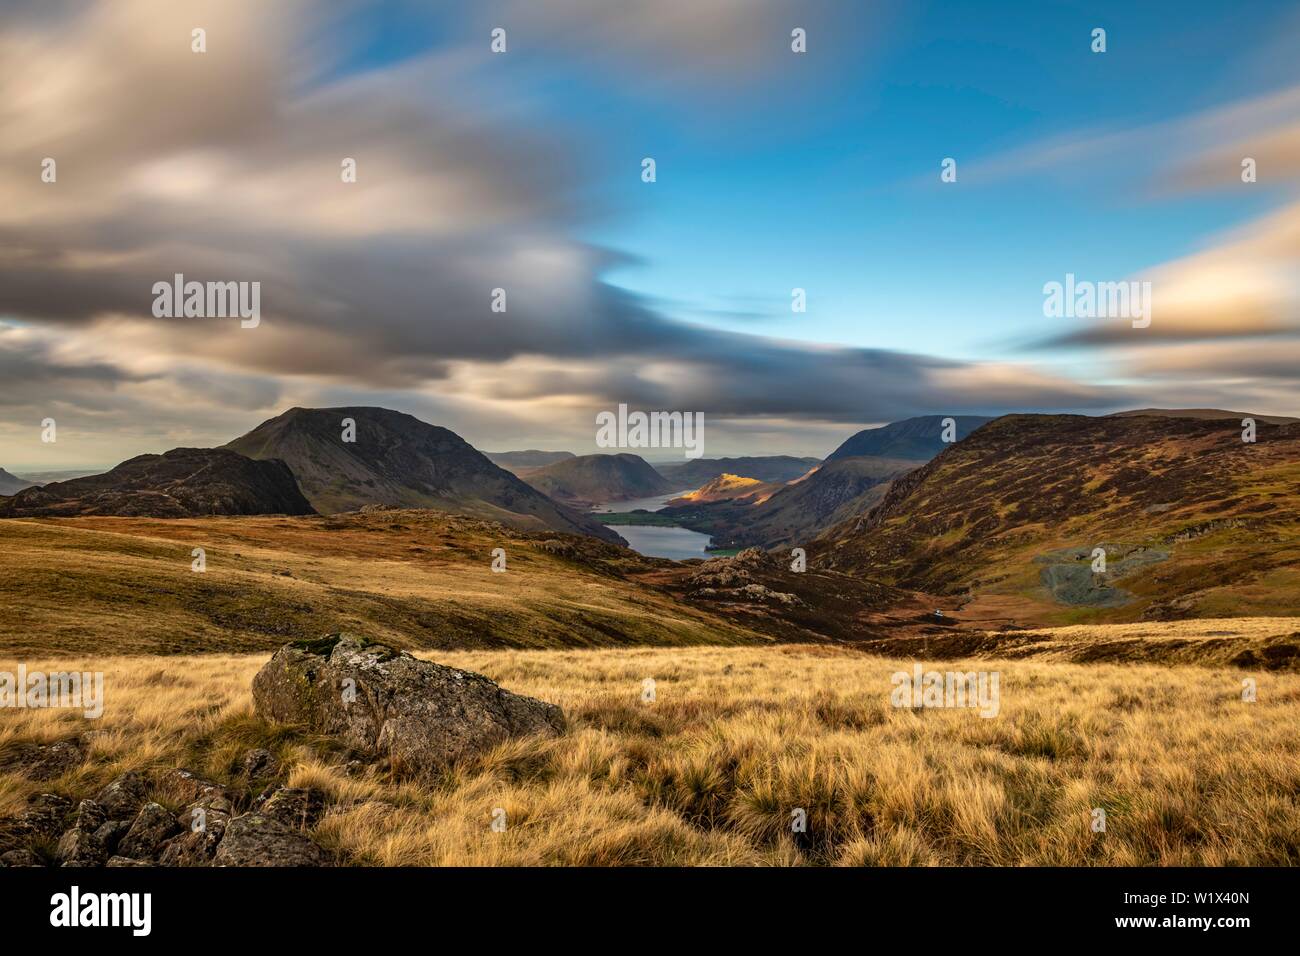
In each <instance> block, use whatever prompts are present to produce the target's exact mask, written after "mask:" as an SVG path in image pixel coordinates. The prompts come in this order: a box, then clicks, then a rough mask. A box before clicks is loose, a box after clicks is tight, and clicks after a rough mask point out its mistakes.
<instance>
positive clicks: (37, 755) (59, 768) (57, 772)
mask: <svg viewBox="0 0 1300 956" xmlns="http://www.w3.org/2000/svg"><path fill="white" fill-rule="evenodd" d="M85 759H86V758H85V754H84V753H83V752H82V750H81V748H80V747H79V746H77V744H76V743H75V742H73V741H71V740H60V741H58V742H57V743H52V744H25V745H22V746H20V747H17V748H15V749H14V751H13V753H12V755H11V756H10V757H8V758H7V759H6V760H5V762H4V769H6V770H11V771H17V772H18V773H21V774H22V775H23V776H24V777H26V778H27V779H28V780H41V781H44V780H53V779H54V778H55V777H61V776H63V775H64V774H65V773H67V772H68V771H69V770H73V769H75V768H76V767H78V766H80V765H81V762H82V761H83V760H85Z"/></svg>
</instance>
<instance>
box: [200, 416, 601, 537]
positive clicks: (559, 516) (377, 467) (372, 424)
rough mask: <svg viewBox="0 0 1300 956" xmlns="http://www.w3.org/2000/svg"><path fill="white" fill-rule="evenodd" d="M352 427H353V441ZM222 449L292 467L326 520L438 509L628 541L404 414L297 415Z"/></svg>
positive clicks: (532, 527) (448, 434) (530, 527)
mask: <svg viewBox="0 0 1300 956" xmlns="http://www.w3.org/2000/svg"><path fill="white" fill-rule="evenodd" d="M349 420H350V421H351V422H353V423H354V424H355V433H354V434H352V435H351V436H348V434H347V431H346V425H345V421H349ZM347 437H351V438H353V439H354V440H352V441H348V440H346V438H347ZM223 447H225V448H227V449H231V450H234V451H237V452H239V453H241V454H245V455H247V456H248V457H250V458H254V459H264V458H271V457H274V458H278V459H280V460H282V461H284V462H285V463H286V464H287V465H288V467H289V468H290V469H291V470H292V472H293V474H294V475H295V476H296V477H297V479H298V484H299V486H300V487H301V488H302V491H303V494H304V495H305V496H306V497H307V499H308V500H309V501H310V502H311V503H312V506H313V507H315V508H316V510H318V511H320V512H322V513H337V512H343V511H355V510H358V509H360V508H362V507H364V506H366V505H387V506H390V507H395V508H432V509H435V510H440V511H450V512H457V513H460V514H466V515H469V516H472V517H477V518H484V519H488V520H493V521H500V522H502V523H503V524H506V525H509V526H512V527H516V528H519V529H521V530H542V529H546V528H549V529H550V530H553V531H571V532H575V533H581V534H587V535H592V536H594V537H597V538H602V539H604V540H606V541H610V542H613V543H623V539H622V538H621V537H620V536H619V535H617V534H615V533H614V532H612V531H610V530H609V529H608V528H605V527H604V526H603V525H600V524H598V523H597V522H595V521H593V520H592V519H590V518H587V517H586V516H584V515H581V514H579V513H577V512H576V511H573V510H572V509H570V508H568V507H566V506H565V505H563V504H561V503H559V502H556V501H552V500H551V499H550V498H548V497H547V496H546V495H544V494H543V493H541V492H539V491H537V490H536V489H535V488H533V487H532V486H531V485H528V484H527V483H525V482H524V481H522V480H521V479H520V478H518V477H517V476H515V475H514V474H512V473H511V472H509V471H507V470H505V469H504V468H501V467H499V466H498V465H495V464H493V463H492V462H491V461H490V460H489V459H488V458H487V457H486V456H485V455H483V454H482V452H479V451H478V450H476V449H475V448H473V447H472V446H471V445H470V444H469V443H468V442H467V441H465V440H464V439H463V438H461V437H460V436H459V435H457V434H456V433H455V432H453V431H451V430H450V429H447V428H443V427H442V426H440V425H431V424H429V423H428V422H424V421H421V420H420V419H418V418H416V417H415V416H413V415H408V414H406V413H405V412H398V411H393V410H391V409H386V408H377V407H370V406H349V407H340V408H301V407H298V408H291V409H289V410H288V411H286V412H283V413H281V414H280V415H277V416H275V417H274V418H271V419H268V420H267V421H264V422H262V423H261V424H260V425H258V426H257V427H256V428H254V429H252V430H251V431H249V432H247V433H246V434H244V435H241V436H240V437H239V438H236V439H234V440H233V441H231V442H228V443H227V444H226V445H224V446H223Z"/></svg>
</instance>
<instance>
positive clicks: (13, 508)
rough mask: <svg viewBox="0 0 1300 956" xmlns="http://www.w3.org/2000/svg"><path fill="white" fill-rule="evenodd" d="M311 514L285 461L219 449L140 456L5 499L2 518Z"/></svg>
mask: <svg viewBox="0 0 1300 956" xmlns="http://www.w3.org/2000/svg"><path fill="white" fill-rule="evenodd" d="M311 513H312V507H311V505H310V504H309V503H308V502H307V499H306V498H304V497H303V496H302V493H301V492H300V491H299V490H298V485H297V483H296V482H295V481H294V477H293V475H292V474H291V473H290V471H289V469H288V468H287V467H286V466H285V465H284V463H283V462H280V461H253V460H252V459H249V458H246V457H244V456H243V455H239V454H236V453H235V452H233V451H228V450H223V449H212V448H174V449H172V450H171V451H169V452H167V453H165V454H162V455H139V456H138V457H135V458H132V459H130V460H129V461H124V462H122V464H120V465H118V466H117V467H116V468H113V469H112V470H110V471H107V472H105V473H104V474H102V475H91V476H89V477H86V478H73V479H71V480H69V481H56V482H52V483H50V484H48V485H43V486H41V487H32V488H27V489H25V490H23V491H20V492H18V494H16V495H14V496H12V497H8V498H4V499H0V518H20V517H37V516H41V517H66V516H72V515H118V516H126V517H151V518H187V517H197V516H200V515H260V514H290V515H302V514H311Z"/></svg>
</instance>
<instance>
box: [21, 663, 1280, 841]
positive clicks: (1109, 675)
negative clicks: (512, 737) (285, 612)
mask: <svg viewBox="0 0 1300 956" xmlns="http://www.w3.org/2000/svg"><path fill="white" fill-rule="evenodd" d="M428 656H433V657H434V658H436V659H437V660H439V661H441V662H443V663H446V664H451V665H454V666H457V667H464V668H469V669H471V670H475V671H479V672H481V673H485V674H487V675H489V676H490V677H492V678H493V679H495V680H498V681H500V682H501V684H502V685H503V686H505V687H507V688H509V689H511V690H514V691H518V692H521V693H524V694H529V695H534V696H538V697H542V698H544V699H547V700H551V701H554V702H555V703H557V704H559V705H560V706H561V707H563V708H564V711H565V713H566V715H567V717H568V721H569V730H568V732H567V733H566V734H565V735H564V736H562V737H559V738H557V739H555V740H548V741H539V740H536V739H531V740H528V739H525V740H516V741H512V742H509V743H506V744H503V745H501V746H500V747H498V748H497V749H495V750H494V751H492V752H490V753H488V754H487V755H485V756H483V757H482V758H479V759H476V760H473V761H470V762H465V763H463V764H460V765H458V766H456V767H454V768H453V769H451V770H449V771H448V772H447V773H445V774H443V775H442V776H441V777H439V778H438V779H437V780H435V781H425V782H421V781H415V780H401V779H395V778H393V777H391V776H389V775H388V773H387V772H386V771H384V770H383V769H382V768H381V767H378V766H372V767H369V768H367V769H365V770H363V771H361V772H359V773H357V772H352V773H349V771H348V769H347V768H346V766H345V764H346V762H347V759H348V758H347V755H346V754H343V753H340V752H339V750H338V748H337V746H336V745H333V744H331V742H330V741H328V740H325V739H323V738H319V737H311V736H307V735H303V734H299V733H296V732H294V731H293V730H292V729H290V728H285V727H279V726H273V725H269V724H267V723H265V722H263V721H262V720H260V719H258V718H256V717H255V716H254V715H253V713H252V703H251V697H250V693H249V689H248V688H249V682H250V680H251V679H252V676H253V674H254V673H255V672H256V671H257V669H258V668H259V667H260V666H261V665H262V664H263V663H264V662H265V660H266V655H265V654H259V655H250V656H227V655H208V656H199V657H186V658H178V659H171V660H168V661H159V660H157V659H156V658H153V657H109V658H104V657H87V658H85V659H78V660H69V659H66V658H65V659H60V660H59V661H58V662H57V666H58V667H60V668H67V667H69V666H77V667H78V668H80V669H84V670H92V671H93V670H103V671H105V672H106V677H105V682H106V686H107V701H108V707H107V710H106V711H105V714H104V716H103V718H102V719H100V720H98V721H93V722H88V721H85V720H83V719H82V718H80V717H79V716H75V715H72V714H70V713H69V712H66V711H64V712H60V711H50V710H23V711H17V712H15V713H14V714H13V715H12V716H11V717H10V718H8V719H6V721H5V722H4V723H3V724H2V725H0V818H2V817H4V816H8V815H10V814H13V813H15V812H16V811H18V810H19V809H20V808H21V807H22V806H23V805H24V801H25V799H26V797H27V796H28V795H29V794H31V793H34V792H36V791H37V790H40V791H51V790H52V791H54V792H57V793H61V794H65V795H67V796H69V797H72V798H73V799H77V798H81V797H84V796H87V795H89V794H92V793H94V792H95V791H96V790H97V789H98V788H99V787H101V786H103V785H104V784H105V783H107V782H108V781H109V780H111V779H113V778H114V777H115V776H116V775H117V774H119V773H121V772H122V771H125V770H142V771H145V772H147V773H154V772H162V771H166V770H169V769H171V768H174V767H177V766H184V767H188V768H190V769H192V770H194V771H197V772H199V773H201V774H204V775H206V776H210V777H214V778H217V779H218V780H219V781H220V782H222V783H224V784H227V785H229V786H231V787H232V788H233V790H234V792H235V793H236V795H237V796H238V795H240V794H244V796H243V797H242V799H243V800H245V801H247V800H248V799H251V796H252V794H251V792H248V793H246V790H247V788H248V787H249V784H248V783H247V782H246V781H243V780H241V778H240V777H239V776H238V775H237V774H236V773H235V770H236V767H237V764H238V760H239V757H240V755H241V754H242V753H243V752H244V751H245V750H247V749H248V748H250V747H257V746H265V747H268V748H270V749H272V750H273V751H274V752H275V753H276V754H277V755H278V756H279V757H280V758H281V760H282V761H283V762H284V763H285V764H286V765H287V766H288V784H289V785H290V786H296V787H315V788H318V789H319V790H321V791H323V793H324V794H325V795H326V799H327V802H328V809H327V812H326V815H325V817H324V819H323V820H322V821H321V822H320V823H319V824H317V825H316V827H315V833H314V835H315V837H316V839H318V840H319V841H321V842H322V843H323V844H324V845H325V846H326V847H327V848H328V849H329V850H330V852H331V853H333V854H334V855H335V857H336V859H337V860H338V862H341V863H345V864H348V863H351V864H369V865H376V864H378V865H425V864H461V865H466V864H467V865H562V864H585V865H692V864H705V865H723V864H770V865H786V864H814V865H816V864H837V865H848V866H859V865H904V866H913V865H931V864H941V865H962V866H969V865H983V864H997V865H1019V864H1030V865H1035V864H1037V865H1084V866H1090V865H1168V866H1173V865H1197V866H1232V865H1291V866H1294V865H1297V864H1300V839H1297V836H1298V835H1300V804H1298V803H1297V799H1296V794H1297V792H1300V761H1297V759H1296V736H1295V732H1294V728H1295V727H1296V726H1297V723H1300V675H1295V674H1267V673H1261V674H1258V675H1257V679H1258V700H1257V702H1255V703H1246V702H1244V701H1243V700H1242V699H1241V693H1240V688H1241V672H1240V671H1236V670H1230V671H1225V670H1220V669H1217V668H1213V667H1174V668H1168V667H1152V666H1148V665H1142V664H1126V665H1123V666H1115V665H1109V664H1093V665H1089V666H1080V665H1073V664H1063V663H1046V662H1039V661H1000V662H997V663H995V664H990V662H988V661H987V660H986V661H983V662H981V661H975V660H963V661H958V662H954V663H953V664H952V665H950V666H952V667H955V668H960V669H963V670H976V669H982V668H988V667H996V668H997V669H998V670H999V671H1000V674H1001V706H1000V711H999V714H998V716H996V717H994V718H991V719H985V718H981V717H980V716H978V715H977V714H976V713H975V712H974V711H972V710H966V709H928V710H920V711H912V710H907V709H896V708H894V707H892V706H890V704H889V694H890V691H891V686H892V685H891V674H892V673H893V672H894V671H896V670H910V668H911V664H912V662H911V661H910V660H905V659H888V658H879V657H869V656H865V655H861V654H858V653H854V652H851V651H847V650H843V649H836V648H829V647H821V648H815V647H806V646H805V647H790V646H787V647H768V648H742V647H735V648H685V649H683V648H661V649H646V648H635V649H628V648H622V649H606V650H585V651H545V652H537V651H501V650H497V651H458V652H439V653H437V654H434V655H428ZM26 663H27V664H28V666H29V667H32V668H37V667H43V668H46V669H53V668H54V667H55V666H56V665H55V662H45V661H40V660H31V659H28V660H26ZM13 666H14V664H13V663H12V662H9V661H0V667H4V668H9V669H12V668H13ZM646 678H651V679H653V680H654V681H655V700H654V701H653V702H652V703H646V702H643V701H642V699H641V695H642V687H643V682H644V681H645V679H646ZM88 730H89V731H95V732H96V733H95V734H94V735H93V736H92V737H89V738H87V740H88V744H87V746H88V749H89V756H88V759H87V761H86V762H85V763H84V764H83V765H81V766H80V767H77V768H75V769H73V770H70V771H67V772H65V773H64V774H63V775H62V776H60V777H57V778H55V779H53V780H50V781H45V782H42V783H36V782H33V781H30V780H27V779H26V778H25V777H23V776H22V775H21V774H19V773H16V772H13V771H12V770H8V769H3V768H4V766H5V763H6V761H7V760H8V759H9V758H10V757H11V756H12V755H13V754H15V753H16V752H18V751H19V750H20V749H21V748H22V747H23V746H25V745H28V744H31V743H48V742H53V741H56V740H62V739H66V738H68V737H75V736H77V735H78V734H80V733H81V732H83V731H88ZM154 797H155V798H156V799H159V800H160V801H161V802H163V803H164V805H167V806H169V807H171V808H172V809H177V806H176V805H175V801H174V799H173V798H172V797H171V796H169V794H168V793H166V792H161V791H158V792H155V794H154ZM498 807H500V808H502V809H503V810H504V811H505V813H506V821H507V829H506V831H505V832H504V833H495V832H493V831H492V830H491V828H490V824H491V822H492V819H493V816H492V815H493V811H494V809H495V808H498ZM1098 807H1100V808H1103V809H1104V810H1105V811H1106V831H1105V832H1104V833H1094V832H1093V831H1092V829H1091V827H1090V824H1091V822H1092V819H1093V816H1092V814H1093V810H1094V808H1098ZM800 808H801V809H803V810H804V811H805V812H806V815H807V822H808V826H807V832H806V833H803V834H798V835H796V834H794V833H792V831H791V815H792V813H793V811H794V810H796V809H800ZM38 849H41V850H42V851H43V852H45V853H47V854H48V853H51V852H52V849H53V848H52V847H49V846H45V847H40V848H38Z"/></svg>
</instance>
